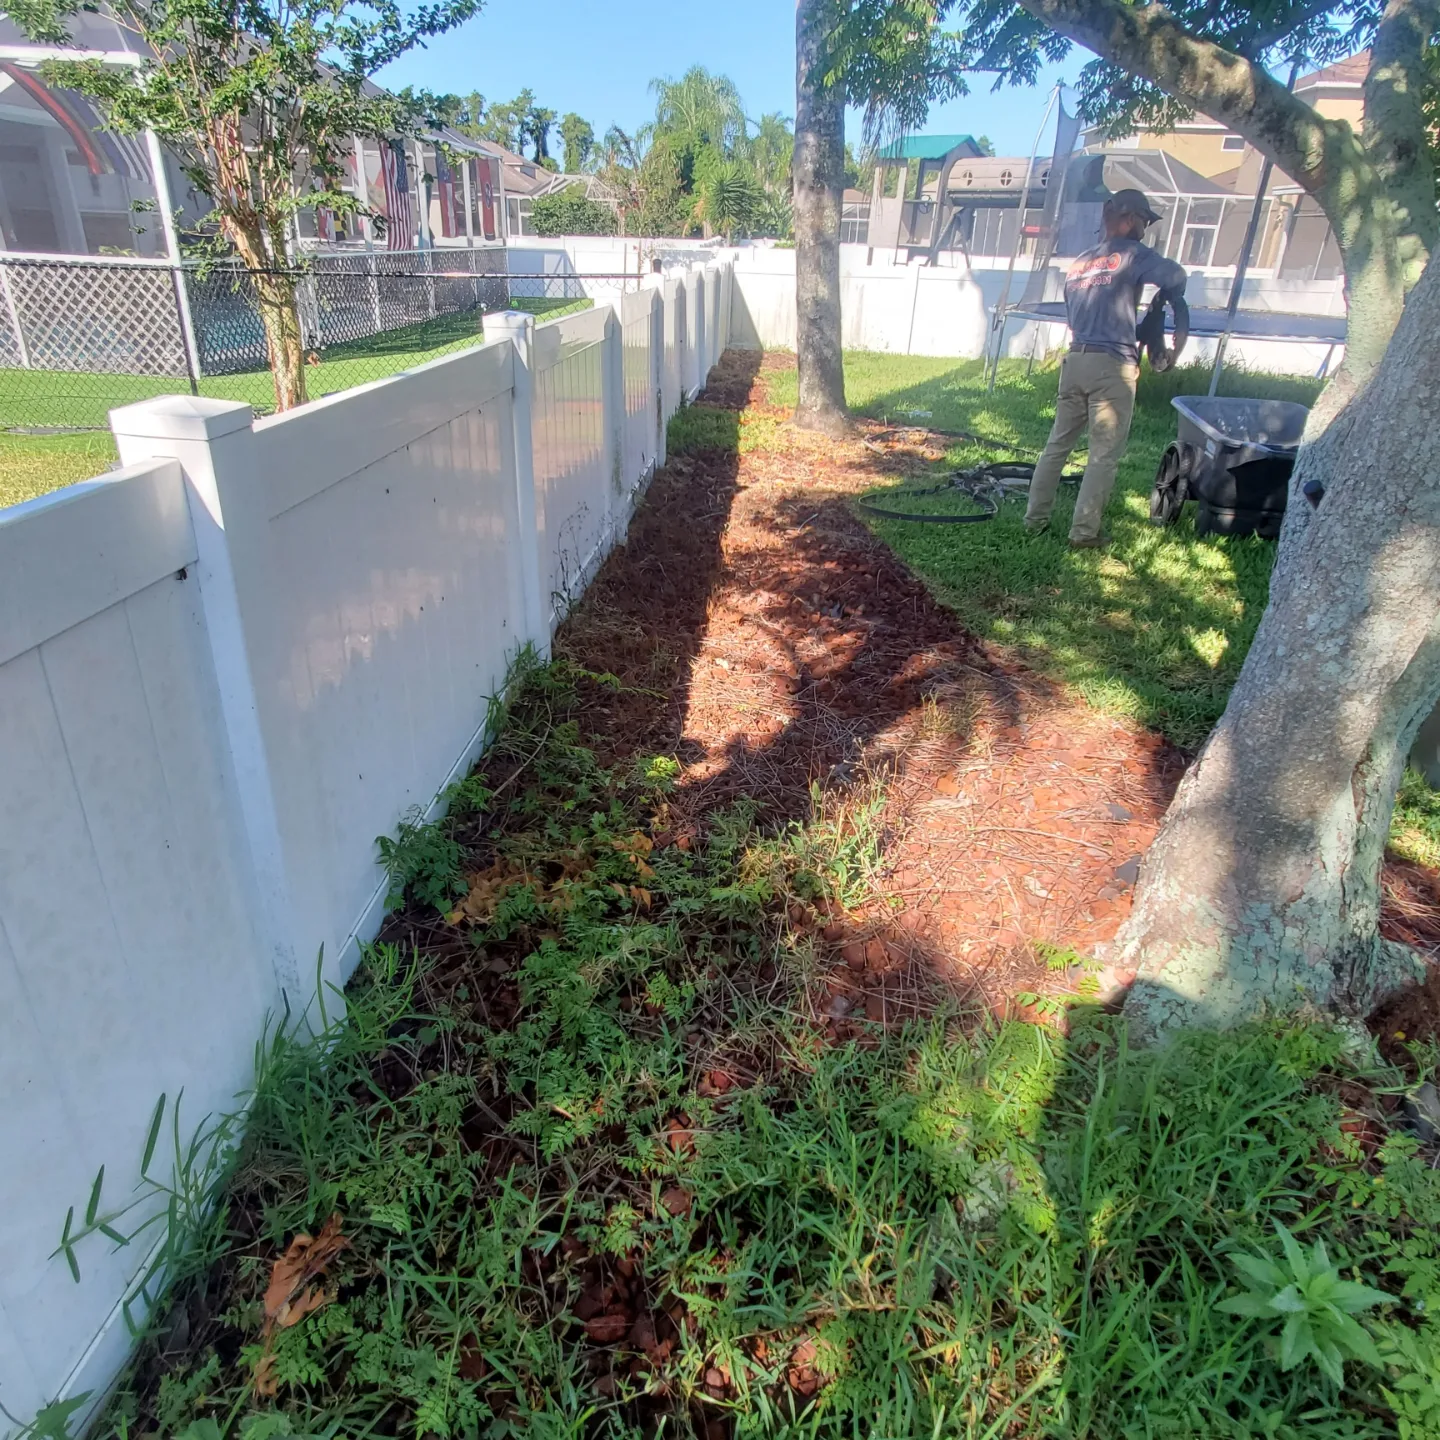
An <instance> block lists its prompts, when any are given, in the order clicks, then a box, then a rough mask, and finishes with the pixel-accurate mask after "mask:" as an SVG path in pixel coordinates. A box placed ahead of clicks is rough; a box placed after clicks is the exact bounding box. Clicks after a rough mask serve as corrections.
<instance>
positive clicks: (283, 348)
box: [227, 223, 308, 411]
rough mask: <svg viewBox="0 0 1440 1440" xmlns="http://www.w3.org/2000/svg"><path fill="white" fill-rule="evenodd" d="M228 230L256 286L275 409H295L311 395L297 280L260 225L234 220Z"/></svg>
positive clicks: (256, 301) (257, 303)
mask: <svg viewBox="0 0 1440 1440" xmlns="http://www.w3.org/2000/svg"><path fill="white" fill-rule="evenodd" d="M227 230H228V233H229V237H230V240H231V242H232V243H233V244H234V246H235V249H236V251H237V253H238V254H239V256H240V259H241V262H242V263H243V264H244V266H245V268H246V269H247V270H248V271H249V272H250V280H251V283H252V284H253V285H254V287H255V303H256V305H257V307H258V308H259V311H260V323H261V325H263V326H264V327H265V351H266V355H267V356H268V358H269V361H270V377H271V379H272V380H273V381H274V384H275V409H276V410H277V411H282V410H293V409H294V408H295V407H296V406H297V405H303V404H304V403H305V401H306V399H307V398H308V397H307V395H306V393H305V347H304V344H303V341H302V337H301V332H300V308H299V305H298V304H297V302H296V293H295V281H294V279H293V278H292V277H291V276H290V275H289V274H288V273H287V272H285V271H283V270H282V269H281V268H280V262H278V261H272V260H271V258H270V255H269V253H268V251H267V248H266V245H265V242H264V239H263V236H262V233H261V230H260V228H259V226H258V225H257V226H256V227H254V228H253V229H252V228H250V227H248V226H242V225H239V224H235V223H232V224H230V225H229V226H227Z"/></svg>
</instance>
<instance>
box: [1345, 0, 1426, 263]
mask: <svg viewBox="0 0 1440 1440" xmlns="http://www.w3.org/2000/svg"><path fill="white" fill-rule="evenodd" d="M1437 21H1440V5H1437V3H1436V0H1388V3H1387V4H1386V6H1385V9H1384V11H1383V13H1382V14H1381V17H1380V24H1379V26H1378V27H1377V29H1376V31H1375V40H1374V42H1373V44H1372V45H1371V47H1370V69H1369V71H1368V73H1367V74H1366V76H1365V124H1364V129H1363V131H1362V135H1363V138H1364V143H1365V148H1366V151H1367V152H1368V154H1369V156H1370V161H1371V163H1372V164H1373V165H1374V167H1375V170H1376V173H1377V174H1378V175H1379V176H1380V179H1381V181H1382V182H1383V183H1384V185H1385V188H1386V189H1387V191H1388V192H1389V194H1390V198H1391V202H1392V204H1393V205H1394V206H1395V209H1396V226H1397V229H1398V231H1399V233H1400V236H1401V240H1400V246H1401V261H1402V263H1403V264H1404V265H1405V267H1406V270H1407V272H1408V275H1407V279H1408V282H1409V284H1410V285H1413V284H1414V283H1415V281H1416V280H1418V279H1419V277H1420V272H1421V271H1422V270H1423V269H1424V268H1425V262H1426V260H1427V259H1428V257H1429V253H1430V251H1431V250H1433V249H1434V248H1435V243H1436V238H1437V229H1440V223H1437V218H1436V211H1435V170H1434V166H1433V164H1432V162H1431V158H1430V147H1429V146H1428V145H1427V144H1426V143H1425V128H1426V127H1425V109H1424V90H1425V86H1426V84H1427V80H1428V77H1427V75H1426V70H1425V49H1426V46H1427V45H1428V44H1429V43H1430V40H1431V37H1432V36H1433V35H1434V34H1435V30H1436V25H1437Z"/></svg>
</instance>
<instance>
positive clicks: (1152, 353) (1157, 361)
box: [1135, 290, 1190, 375]
mask: <svg viewBox="0 0 1440 1440" xmlns="http://www.w3.org/2000/svg"><path fill="white" fill-rule="evenodd" d="M1167 305H1168V306H1169V307H1170V314H1171V315H1172V316H1173V317H1174V325H1175V346H1174V348H1173V349H1169V348H1167V347H1166V344H1165V307H1166V306H1167ZM1189 338H1190V307H1189V306H1188V305H1187V304H1186V303H1185V297H1184V295H1182V294H1179V293H1177V292H1175V291H1168V290H1160V291H1157V292H1156V294H1155V298H1154V299H1153V300H1151V302H1150V306H1149V308H1148V309H1147V310H1146V311H1145V314H1144V316H1143V317H1142V318H1141V321H1140V323H1139V324H1138V325H1137V326H1136V327H1135V341H1136V343H1137V344H1138V345H1139V346H1140V348H1141V349H1142V350H1143V351H1144V352H1145V354H1146V355H1148V356H1149V357H1150V368H1151V369H1152V370H1154V371H1155V373H1156V374H1157V375H1163V374H1164V373H1165V371H1167V370H1169V369H1170V368H1171V367H1172V366H1174V365H1175V363H1176V362H1177V361H1178V360H1179V359H1180V352H1181V351H1182V350H1184V348H1185V342H1186V341H1187V340H1188V339H1189Z"/></svg>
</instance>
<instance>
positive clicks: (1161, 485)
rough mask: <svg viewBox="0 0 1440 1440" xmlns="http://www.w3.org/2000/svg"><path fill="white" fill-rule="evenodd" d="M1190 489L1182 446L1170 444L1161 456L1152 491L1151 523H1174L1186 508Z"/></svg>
mask: <svg viewBox="0 0 1440 1440" xmlns="http://www.w3.org/2000/svg"><path fill="white" fill-rule="evenodd" d="M1188 490H1189V485H1188V484H1187V483H1186V478H1185V474H1184V467H1183V465H1182V463H1181V456H1180V447H1179V446H1178V445H1169V446H1167V447H1166V449H1165V453H1164V454H1163V455H1162V456H1161V457H1160V468H1159V469H1158V470H1156V472H1155V488H1154V489H1153V490H1151V492H1150V523H1151V524H1152V525H1173V524H1174V523H1175V522H1176V521H1177V520H1178V519H1179V518H1180V512H1181V511H1182V510H1183V509H1184V508H1185V501H1186V498H1187V492H1188Z"/></svg>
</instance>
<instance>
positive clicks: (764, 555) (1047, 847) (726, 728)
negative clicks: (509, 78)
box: [557, 352, 1440, 1035]
mask: <svg viewBox="0 0 1440 1440" xmlns="http://www.w3.org/2000/svg"><path fill="white" fill-rule="evenodd" d="M793 363H794V362H793V358H791V357H786V356H775V355H767V356H765V357H764V358H763V361H762V359H761V357H760V356H758V355H754V354H747V353H744V352H731V353H729V354H727V355H726V356H725V357H724V359H723V360H722V361H721V363H720V365H719V366H718V367H717V368H716V370H715V371H714V372H713V373H712V376H711V380H710V385H709V388H708V389H707V390H706V392H705V394H704V396H703V397H702V400H701V403H702V404H705V405H709V406H712V407H715V408H719V409H723V410H729V411H732V412H736V413H737V415H739V412H742V411H743V412H746V413H745V414H744V415H740V416H739V418H740V431H741V435H742V437H743V435H744V429H745V424H746V422H747V421H749V420H751V418H752V417H756V416H758V417H765V418H767V419H770V420H781V421H783V412H781V411H779V410H777V409H776V408H775V407H773V406H771V405H769V404H768V402H767V400H766V393H765V384H764V378H763V372H764V371H765V370H771V369H775V368H779V367H781V366H785V365H787V364H793ZM907 463H910V462H907V460H906V459H905V457H904V456H903V455H899V456H897V455H891V454H882V453H877V452H876V451H875V450H872V449H869V448H867V447H866V446H864V445H863V444H862V443H860V438H859V436H858V435H857V437H856V439H855V440H853V441H834V440H830V439H826V438H823V437H820V436H815V435H811V434H807V433H805V432H801V431H797V430H794V429H793V428H791V427H789V426H788V424H787V425H786V426H785V429H784V432H783V443H782V444H780V445H778V446H776V445H771V446H767V447H765V448H757V449H754V450H750V451H748V452H746V453H743V454H740V455H736V454H733V453H728V452H717V451H707V452H704V453H701V454H698V455H690V456H681V457H677V458H675V459H674V460H672V461H671V462H670V464H669V465H667V466H666V467H665V469H664V470H662V471H661V472H660V474H659V475H658V476H657V477H656V480H655V482H654V485H653V486H652V488H651V491H650V493H649V496H648V498H647V499H646V501H645V502H644V504H643V505H642V506H641V508H640V510H639V512H638V513H637V515H636V517H635V520H634V522H633V523H632V526H631V530H630V536H629V540H628V542H627V544H626V545H625V546H624V547H623V548H622V549H620V550H618V551H617V552H616V553H615V554H614V555H613V556H612V557H611V558H610V560H609V561H608V562H607V564H606V565H605V567H604V568H603V569H602V571H601V573H600V575H599V577H598V578H597V580H596V583H595V584H594V585H593V586H592V587H591V589H590V591H589V593H588V594H587V595H586V597H585V599H584V601H583V602H582V604H581V605H580V606H579V608H578V609H577V611H576V613H575V614H574V615H573V616H572V617H571V618H570V620H569V621H568V622H567V624H566V626H565V628H564V629H563V631H562V633H561V635H560V637H559V639H558V641H557V649H558V650H559V651H560V652H561V653H564V654H568V655H569V656H570V657H571V658H573V659H574V660H576V661H577V662H579V663H580V664H582V665H584V666H586V667H587V668H589V669H591V670H594V671H601V672H605V671H608V672H611V673H612V674H614V675H617V676H619V677H620V678H621V680H623V681H624V682H625V684H626V686H627V687H629V688H628V689H627V690H626V691H624V692H621V693H618V694H617V693H615V692H614V691H613V690H610V689H605V688H603V687H600V686H597V687H595V693H594V695H593V697H592V702H593V703H592V704H591V705H590V706H588V707H587V712H586V713H587V716H588V722H589V723H590V724H591V725H592V727H593V733H592V735H591V736H590V738H591V740H592V742H593V743H595V744H596V745H597V747H598V748H599V749H600V751H601V752H602V754H605V755H607V756H608V757H609V758H611V759H621V758H624V757H628V756H630V755H633V754H635V753H637V752H639V751H642V750H649V751H660V752H666V751H668V752H671V753H676V754H678V755H679V756H680V758H681V759H682V761H683V762H684V764H685V770H684V775H683V780H682V784H681V787H680V790H679V793H678V795H677V797H676V799H675V801H674V803H673V809H674V812H675V814H676V816H677V817H678V818H677V823H678V824H679V825H681V826H682V827H683V826H684V825H686V824H690V825H695V824H698V822H699V820H700V817H701V815H702V813H703V812H704V811H706V810H709V809H711V808H713V807H715V806H718V805H721V804H724V803H726V802H729V801H732V800H734V799H736V798H738V797H741V796H747V797H750V798H751V799H753V800H754V801H755V802H757V803H758V804H759V806H760V807H761V810H762V814H763V815H764V816H765V817H767V818H770V819H772V820H778V819H782V818H790V817H799V816H805V815H809V814H810V813H811V811H812V798H811V787H812V785H818V786H820V787H821V790H822V793H824V794H826V795H831V796H835V797H836V798H837V799H839V798H842V797H847V796H848V797H850V798H852V799H854V800H856V801H857V802H858V801H860V800H862V799H863V798H864V797H866V796H868V795H872V794H875V793H880V792H879V790H878V788H877V787H880V786H881V785H883V793H884V795H885V797H886V798H885V801H884V808H883V815H882V823H883V829H884V839H885V844H884V865H885V873H884V874H883V875H882V878H881V888H882V889H883V890H886V891H887V892H889V894H890V895H891V896H893V897H895V898H896V899H898V900H899V901H900V902H901V905H900V907H899V909H898V910H896V909H894V908H877V909H876V910H875V911H874V912H873V913H864V914H859V915H852V916H843V917H836V916H821V917H818V919H816V920H814V921H813V923H816V924H818V925H823V926H824V927H825V931H824V933H825V935H826V936H827V937H828V938H827V941H826V943H827V944H829V945H831V946H832V947H833V950H834V957H835V962H836V966H835V971H834V975H833V977H832V979H831V981H830V989H829V991H828V992H827V994H826V995H825V996H824V997H822V1004H823V1005H824V1006H825V1008H826V1009H828V1011H829V1013H830V1014H831V1016H832V1028H836V1029H837V1031H838V1033H840V1034H844V1033H845V1024H846V1022H845V1016H846V1015H850V1014H857V1013H858V1012H859V1011H860V1010H861V1009H863V1010H864V1011H865V1013H866V1014H867V1015H868V1016H869V1017H870V1018H873V1019H877V1020H879V1019H888V1018H891V1017H892V1016H894V1015H898V1014H904V1013H909V1012H911V1011H912V1010H913V1009H915V1008H916V1007H918V1006H920V1005H922V1004H924V1003H926V997H927V995H928V994H929V993H931V992H933V990H934V988H935V986H936V985H937V984H939V985H943V986H945V987H947V988H949V989H951V990H952V991H956V992H958V993H961V994H963V995H966V996H968V997H969V998H971V999H973V1000H975V1001H978V1002H981V1003H983V1004H985V1005H986V1006H987V1007H988V1008H991V1009H995V1010H1007V1009H1014V1008H1015V1006H1014V1004H1013V997H1014V996H1015V995H1016V994H1017V993H1022V992H1028V991H1034V992H1045V991H1054V990H1056V989H1057V988H1058V989H1063V988H1065V986H1066V985H1067V984H1068V983H1069V982H1068V981H1067V980H1066V979H1065V978H1063V977H1057V975H1056V974H1055V973H1054V972H1052V970H1051V969H1050V968H1048V967H1047V966H1046V964H1045V963H1044V957H1045V953H1046V947H1058V948H1061V949H1066V950H1071V951H1074V952H1078V953H1079V954H1080V955H1083V956H1103V953H1104V949H1105V946H1106V942H1108V941H1109V940H1111V939H1112V938H1113V937H1114V935H1115V932H1116V931H1117V929H1118V928H1119V926H1120V924H1121V923H1122V921H1123V920H1124V919H1125V917H1126V914H1127V913H1128V911H1129V907H1130V895H1131V889H1132V885H1133V882H1134V879H1135V871H1136V865H1137V862H1138V859H1139V857H1140V856H1141V855H1143V854H1144V852H1145V850H1146V848H1147V847H1148V846H1149V844H1150V842H1151V840H1152V839H1153V838H1154V835H1155V832H1156V829H1157V827H1158V825H1159V822H1160V819H1161V816H1162V815H1163V814H1164V811H1165V807H1166V805H1167V804H1168V803H1169V800H1170V797H1171V795H1172V794H1173V793H1174V789H1175V786H1176V784H1177V783H1178V781H1179V778H1180V776H1181V774H1182V773H1183V770H1184V767H1185V764H1186V761H1187V757H1186V756H1185V755H1184V754H1182V753H1181V752H1179V751H1177V750H1176V749H1175V748H1174V747H1173V746H1171V745H1169V744H1168V743H1167V742H1166V741H1164V740H1163V739H1162V738H1160V737H1159V736H1157V735H1155V734H1153V733H1151V732H1149V731H1146V730H1145V729H1143V728H1141V727H1139V726H1137V725H1134V724H1131V723H1128V722H1125V721H1120V720H1116V719H1113V718H1111V717H1109V716H1106V715H1104V714H1101V713H1099V712H1097V711H1095V710H1092V709H1091V708H1090V707H1088V706H1087V705H1086V704H1085V703H1084V702H1083V701H1082V700H1080V699H1079V698H1078V697H1075V696H1073V695H1070V694H1068V693H1066V692H1065V691H1064V690H1063V689H1061V688H1059V687H1057V686H1055V685H1053V684H1051V683H1049V682H1047V681H1045V680H1043V679H1041V678H1039V677H1038V676H1036V675H1034V674H1032V673H1030V672H1029V671H1028V670H1027V669H1026V668H1025V667H1024V666H1023V665H1022V664H1020V663H1019V662H1017V661H1016V660H1015V658H1014V657H1013V656H1010V655H1007V654H1003V653H1000V652H998V651H996V650H994V649H993V648H991V647H988V646H987V645H985V644H983V643H981V642H980V641H978V640H977V639H976V638H975V637H974V636H972V635H970V634H968V633H967V632H966V631H965V630H964V629H963V628H962V627H961V625H960V624H959V622H958V621H957V620H956V618H955V617H954V616H953V614H951V612H949V611H948V610H945V609H944V608H943V607H942V606H940V605H939V604H938V603H937V602H936V601H935V600H934V599H933V598H932V597H931V595H930V594H929V592H928V591H927V590H926V588H925V587H924V585H923V584H921V583H920V581H919V580H918V579H916V578H915V576H913V575H912V574H911V573H910V572H909V571H908V570H907V569H906V568H905V567H904V566H903V565H902V564H901V563H900V561H899V560H898V559H897V558H896V557H895V556H894V554H893V553H892V552H891V551H890V550H889V549H888V548H887V547H886V546H885V545H884V544H882V543H881V542H880V541H878V540H877V539H876V538H875V537H874V536H873V535H872V534H871V533H870V531H869V530H868V529H867V528H866V527H865V525H864V524H862V523H861V522H860V520H858V519H857V518H856V516H855V514H854V512H853V510H852V507H851V505H850V503H849V501H850V497H851V496H853V495H855V494H856V493H858V492H860V491H862V490H864V489H866V488H868V487H869V486H872V485H873V484H874V483H875V481H876V479H877V478H879V477H880V476H882V475H885V474H893V473H894V471H895V469H896V467H897V466H901V465H904V464H907ZM637 692H646V693H637ZM1386 879H1387V899H1386V909H1385V922H1384V929H1385V933H1386V934H1387V935H1390V936H1392V937H1393V938H1397V939H1399V938H1403V939H1406V940H1408V941H1409V942H1410V943H1412V944H1417V945H1419V946H1420V947H1421V948H1423V949H1425V950H1427V951H1432V952H1434V953H1437V954H1440V891H1437V889H1436V877H1435V876H1434V875H1433V874H1431V873H1429V872H1426V871H1424V870H1422V869H1420V868H1419V867H1416V866H1410V865H1406V864H1404V863H1403V862H1391V863H1390V864H1389V865H1388V866H1387V877H1386ZM797 918H798V917H797ZM872 940H873V941H874V942H875V943H873V944H871V945H870V946H869V947H868V949H867V946H866V942H867V941H872ZM1071 978H1072V979H1073V976H1072V977H1071ZM1100 978H1101V985H1102V990H1103V991H1104V992H1106V993H1114V992H1116V991H1118V990H1119V989H1121V988H1123V986H1124V985H1125V984H1126V983H1127V982H1128V980H1129V979H1131V978H1132V977H1131V976H1129V975H1126V974H1123V973H1115V972H1109V971H1104V972H1102V974H1101V977H1100ZM1437 995H1440V991H1437ZM1415 1023H1416V1024H1417V1025H1418V1024H1419V1023H1420V1022H1419V1021H1416V1022H1415ZM1423 1023H1424V1024H1425V1025H1426V1026H1428V1027H1429V1029H1431V1030H1435V1029H1436V1028H1437V1024H1440V1011H1437V1013H1436V1014H1435V1015H1431V1016H1427V1017H1426V1018H1425V1019H1424V1022H1423ZM1409 1033H1411V1034H1412V1035H1413V1034H1415V1033H1416V1031H1415V1030H1412V1031H1411V1032H1409Z"/></svg>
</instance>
